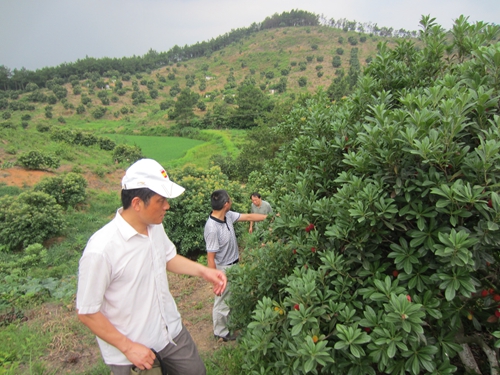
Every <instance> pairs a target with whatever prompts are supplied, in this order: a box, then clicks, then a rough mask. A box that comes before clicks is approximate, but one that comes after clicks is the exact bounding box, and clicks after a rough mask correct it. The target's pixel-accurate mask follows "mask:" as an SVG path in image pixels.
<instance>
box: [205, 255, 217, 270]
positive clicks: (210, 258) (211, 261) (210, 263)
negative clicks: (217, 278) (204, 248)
mask: <svg viewBox="0 0 500 375" xmlns="http://www.w3.org/2000/svg"><path fill="white" fill-rule="evenodd" d="M207 263H208V268H213V269H216V268H217V267H216V266H215V253H214V252H207Z"/></svg>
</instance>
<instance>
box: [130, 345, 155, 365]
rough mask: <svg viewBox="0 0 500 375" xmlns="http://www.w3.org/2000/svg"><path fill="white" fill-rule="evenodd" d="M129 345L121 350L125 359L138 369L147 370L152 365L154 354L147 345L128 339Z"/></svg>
mask: <svg viewBox="0 0 500 375" xmlns="http://www.w3.org/2000/svg"><path fill="white" fill-rule="evenodd" d="M129 343H130V344H129V346H128V347H127V349H125V350H124V351H123V354H125V356H126V357H127V359H128V360H129V361H130V362H132V363H133V364H134V366H135V367H137V368H138V369H140V370H149V369H150V368H152V367H153V363H154V361H155V358H156V356H155V354H154V353H153V352H152V351H151V349H149V348H148V347H146V346H144V345H142V344H139V343H137V342H132V341H129Z"/></svg>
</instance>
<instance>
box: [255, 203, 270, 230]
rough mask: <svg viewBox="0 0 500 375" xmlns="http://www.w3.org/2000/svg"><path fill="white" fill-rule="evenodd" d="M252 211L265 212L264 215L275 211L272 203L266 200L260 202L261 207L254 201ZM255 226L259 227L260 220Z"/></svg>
mask: <svg viewBox="0 0 500 375" xmlns="http://www.w3.org/2000/svg"><path fill="white" fill-rule="evenodd" d="M250 211H251V212H252V213H253V214H263V215H272V213H273V209H272V207H271V205H270V204H269V203H268V202H266V201H264V200H263V201H261V202H260V207H257V206H256V205H255V204H253V203H252V208H251V209H250ZM253 227H254V228H255V229H257V228H258V222H254V223H253Z"/></svg>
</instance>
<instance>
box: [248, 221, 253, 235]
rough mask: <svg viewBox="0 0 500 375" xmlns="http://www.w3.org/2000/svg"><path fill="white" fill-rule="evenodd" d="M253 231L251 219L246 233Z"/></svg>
mask: <svg viewBox="0 0 500 375" xmlns="http://www.w3.org/2000/svg"><path fill="white" fill-rule="evenodd" d="M252 232H253V221H250V228H248V233H250V234H252Z"/></svg>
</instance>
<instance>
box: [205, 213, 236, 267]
mask: <svg viewBox="0 0 500 375" xmlns="http://www.w3.org/2000/svg"><path fill="white" fill-rule="evenodd" d="M239 218H240V214H239V213H238V212H234V211H228V212H226V217H225V221H222V220H219V219H217V218H215V217H213V216H212V215H210V216H209V217H208V220H207V222H206V224H205V243H206V248H207V252H209V253H215V264H216V265H222V266H224V265H227V264H231V263H233V262H234V261H236V260H237V259H238V258H239V257H240V254H239V252H238V242H237V240H236V234H235V233H234V226H233V223H235V222H236V221H238V219H239Z"/></svg>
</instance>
